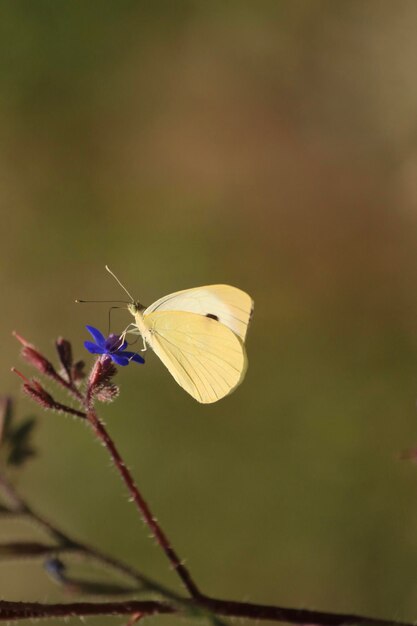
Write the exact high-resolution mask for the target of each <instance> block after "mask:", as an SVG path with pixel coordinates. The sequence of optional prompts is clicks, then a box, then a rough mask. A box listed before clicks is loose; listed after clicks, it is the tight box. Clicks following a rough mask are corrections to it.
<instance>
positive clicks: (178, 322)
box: [143, 290, 247, 404]
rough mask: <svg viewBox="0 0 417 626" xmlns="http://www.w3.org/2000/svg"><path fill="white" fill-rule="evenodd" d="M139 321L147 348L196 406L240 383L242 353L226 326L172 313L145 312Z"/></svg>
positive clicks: (193, 315)
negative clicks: (143, 331)
mask: <svg viewBox="0 0 417 626" xmlns="http://www.w3.org/2000/svg"><path fill="white" fill-rule="evenodd" d="M191 291H194V290H191ZM143 321H144V323H145V325H146V327H147V328H148V329H149V331H150V332H149V335H148V340H147V341H148V343H149V345H150V346H151V348H152V349H153V350H154V352H155V353H156V354H157V355H158V356H159V358H160V359H161V361H162V362H163V364H164V365H165V366H166V367H167V368H168V370H169V371H170V373H171V374H172V376H173V377H174V378H175V380H176V381H177V383H178V384H179V385H180V386H181V387H183V388H184V389H185V391H187V392H188V393H189V394H190V395H191V396H193V398H195V399H196V400H198V402H202V403H204V404H206V403H211V402H216V401H217V400H220V399H221V398H224V396H227V395H228V394H229V393H230V392H231V391H233V389H235V388H236V387H237V386H238V385H239V384H240V383H241V382H242V380H243V378H244V376H245V373H246V368H247V360H246V352H245V348H244V345H243V342H242V340H241V339H240V338H239V337H238V336H237V335H235V333H233V332H232V331H231V330H230V328H228V326H225V325H223V324H221V323H219V322H218V321H216V320H214V319H212V318H210V317H206V316H205V315H199V314H196V313H190V312H188V311H172V310H170V311H165V310H157V311H155V312H151V313H148V314H146V311H145V314H144V318H143Z"/></svg>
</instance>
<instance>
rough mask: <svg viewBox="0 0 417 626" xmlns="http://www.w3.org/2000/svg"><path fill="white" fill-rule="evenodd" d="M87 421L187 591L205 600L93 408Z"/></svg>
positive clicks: (89, 409) (89, 410) (89, 411)
mask: <svg viewBox="0 0 417 626" xmlns="http://www.w3.org/2000/svg"><path fill="white" fill-rule="evenodd" d="M87 420H88V421H89V423H90V424H91V427H92V429H93V430H94V432H95V434H96V435H97V437H98V438H99V439H100V441H101V442H102V443H103V444H104V446H105V447H106V449H107V451H108V452H109V454H110V456H111V458H112V460H113V462H114V464H115V466H116V469H117V470H118V472H119V474H120V475H121V477H122V479H123V481H124V483H125V485H126V487H127V488H128V490H129V493H130V495H131V496H132V499H133V501H134V502H135V504H136V506H137V508H138V510H139V512H140V514H141V516H142V518H143V520H144V522H145V523H146V525H147V526H148V527H149V529H150V531H151V532H152V535H153V536H154V537H155V539H156V541H157V542H158V544H159V545H160V547H161V548H162V549H163V551H164V552H165V554H166V556H167V557H168V559H169V561H170V562H171V564H172V566H173V568H174V570H175V571H176V572H177V573H178V576H179V577H180V578H181V580H182V582H183V583H184V585H185V587H186V589H187V590H188V592H189V593H190V595H191V596H192V597H193V598H196V599H197V598H204V597H205V596H204V595H203V594H202V593H201V591H200V590H199V588H198V587H197V585H196V583H195V582H194V580H193V578H192V576H191V574H190V572H189V571H188V569H187V568H186V566H185V565H184V563H183V562H182V561H181V559H180V557H179V556H178V554H177V552H176V551H175V550H174V548H173V547H172V545H171V543H170V541H169V540H168V537H167V536H166V535H165V533H164V531H163V530H162V528H161V526H160V525H159V523H158V521H157V519H156V517H155V516H154V515H153V514H152V512H151V510H150V508H149V506H148V504H147V502H146V500H145V499H144V497H143V496H142V494H141V493H140V491H139V489H138V487H137V486H136V483H135V481H134V479H133V476H132V475H131V473H130V472H129V470H128V469H127V467H126V464H125V462H124V461H123V459H122V457H121V455H120V453H119V451H118V450H117V448H116V445H115V443H114V441H113V439H112V438H111V437H110V435H109V433H108V432H107V430H106V428H105V426H104V424H103V422H102V421H101V420H100V418H99V417H98V415H97V413H96V411H95V410H94V409H93V408H91V407H90V408H88V407H87Z"/></svg>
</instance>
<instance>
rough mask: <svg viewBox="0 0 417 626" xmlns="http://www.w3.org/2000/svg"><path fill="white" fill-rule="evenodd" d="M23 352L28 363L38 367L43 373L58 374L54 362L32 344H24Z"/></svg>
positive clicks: (48, 374)
mask: <svg viewBox="0 0 417 626" xmlns="http://www.w3.org/2000/svg"><path fill="white" fill-rule="evenodd" d="M21 354H22V357H23V358H24V359H25V360H26V361H27V362H28V363H30V364H31V365H33V366H34V367H36V369H37V370H39V371H40V372H42V374H46V375H47V376H56V371H55V368H54V366H53V365H52V363H50V361H48V359H46V358H45V357H44V356H43V355H42V354H41V353H40V352H38V351H37V350H35V349H34V348H32V347H31V346H24V347H23V348H22V353H21Z"/></svg>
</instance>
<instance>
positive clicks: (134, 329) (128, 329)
mask: <svg viewBox="0 0 417 626" xmlns="http://www.w3.org/2000/svg"><path fill="white" fill-rule="evenodd" d="M128 333H132V334H133V335H137V334H139V331H138V329H137V326H136V324H133V322H132V323H131V324H129V325H128V326H126V328H125V329H124V331H123V332H122V333H121V334H120V341H121V342H122V343H123V342H124V341H125V339H126V335H127V334H128Z"/></svg>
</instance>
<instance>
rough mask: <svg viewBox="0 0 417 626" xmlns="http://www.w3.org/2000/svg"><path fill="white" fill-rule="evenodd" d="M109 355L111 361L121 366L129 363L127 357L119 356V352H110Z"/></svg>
mask: <svg viewBox="0 0 417 626" xmlns="http://www.w3.org/2000/svg"><path fill="white" fill-rule="evenodd" d="M109 357H110V358H111V360H112V361H114V362H115V363H117V365H122V366H123V367H124V366H125V365H129V363H130V361H129V359H128V358H127V357H125V356H120V354H117V352H112V353H111V354H109Z"/></svg>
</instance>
